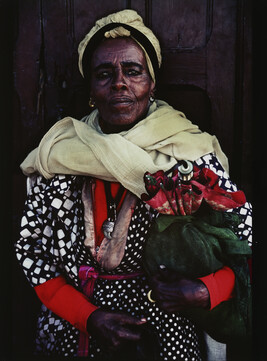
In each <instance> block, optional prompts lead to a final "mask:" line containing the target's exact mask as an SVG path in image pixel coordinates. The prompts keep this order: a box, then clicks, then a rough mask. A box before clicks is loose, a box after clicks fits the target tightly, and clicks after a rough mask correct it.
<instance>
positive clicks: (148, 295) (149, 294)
mask: <svg viewBox="0 0 267 361" xmlns="http://www.w3.org/2000/svg"><path fill="white" fill-rule="evenodd" d="M151 292H152V290H150V291H148V293H147V298H148V300H149V301H150V302H151V303H155V302H156V301H155V300H153V299H152V298H151Z"/></svg>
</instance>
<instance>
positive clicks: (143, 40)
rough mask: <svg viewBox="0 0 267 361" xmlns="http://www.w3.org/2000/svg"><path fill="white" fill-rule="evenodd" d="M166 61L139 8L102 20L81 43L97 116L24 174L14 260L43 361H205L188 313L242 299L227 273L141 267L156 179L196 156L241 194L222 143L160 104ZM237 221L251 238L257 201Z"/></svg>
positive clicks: (68, 121) (60, 138)
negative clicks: (195, 274) (32, 304)
mask: <svg viewBox="0 0 267 361" xmlns="http://www.w3.org/2000/svg"><path fill="white" fill-rule="evenodd" d="M160 64H161V55H160V46H159V43H158V40H157V39H156V37H155V36H154V34H153V33H152V32H151V30H150V29H148V28H147V27H145V26H144V24H143V21H142V19H141V17H140V16H139V15H138V14H137V13H136V12H135V11H132V10H124V11H121V12H118V13H116V14H111V15H109V16H107V17H105V18H103V19H100V20H99V21H97V22H96V25H95V26H94V27H93V28H92V29H91V31H90V32H89V33H88V34H87V35H86V37H85V38H84V40H83V41H82V42H81V43H80V46H79V68H80V71H81V73H82V75H83V76H84V78H85V80H86V82H87V83H88V84H89V85H90V102H89V104H90V106H91V107H92V108H95V109H94V110H93V111H92V112H91V114H90V115H89V116H87V117H85V118H83V119H82V120H81V121H78V120H76V119H73V118H70V117H67V118H64V119H63V120H61V121H59V122H57V123H56V124H55V125H54V126H53V127H52V128H51V129H50V131H49V132H48V133H47V134H46V135H45V136H44V138H43V139H42V141H41V143H40V145H39V147H38V148H37V149H36V150H34V151H33V152H32V153H30V155H29V156H28V157H27V158H26V160H25V161H24V162H23V164H22V166H21V167H22V170H23V172H24V173H25V174H26V175H28V176H29V178H28V198H27V201H26V204H25V210H24V215H23V218H22V224H21V227H22V229H21V238H20V239H19V241H18V242H17V243H16V252H17V258H18V260H19V262H20V263H21V265H22V268H23V270H24V272H25V274H26V276H27V278H28V280H29V282H30V283H31V284H32V286H33V287H34V289H35V291H36V293H37V295H38V297H39V298H40V300H41V301H42V303H43V306H42V311H41V314H40V317H39V319H38V334H37V339H36V343H37V352H38V353H41V354H45V355H62V356H77V355H78V356H89V357H91V358H93V359H100V360H105V359H112V357H114V359H117V360H118V359H119V355H120V354H122V353H123V352H126V351H127V350H131V351H130V353H129V354H128V356H126V357H128V358H129V359H134V360H137V359H138V358H139V359H142V357H143V359H150V358H151V359H162V360H190V361H193V360H195V361H196V360H204V359H205V355H204V354H203V352H202V348H201V342H202V341H201V340H202V338H201V332H200V331H199V330H198V329H197V327H196V326H195V325H194V324H193V323H192V322H191V321H190V320H189V319H187V318H185V317H184V316H183V315H182V313H180V311H182V310H183V309H185V308H187V307H198V308H203V309H207V310H209V309H212V308H214V307H215V306H216V305H218V304H220V303H221V302H223V301H225V300H228V299H229V298H230V297H232V291H233V288H234V283H235V276H234V272H233V271H232V270H231V269H230V268H229V267H222V268H221V269H219V270H218V271H217V272H215V273H213V274H210V275H206V276H205V277H202V278H201V279H193V280H192V279H186V278H172V277H170V278H169V279H168V277H167V278H166V277H163V276H162V277H161V275H162V273H164V270H161V269H159V274H158V275H156V276H155V277H154V278H153V279H151V280H150V279H148V277H147V276H146V274H145V273H144V270H143V259H142V258H143V247H144V245H145V244H146V240H147V236H148V232H149V229H150V226H151V223H152V222H153V219H155V218H156V217H157V211H156V210H154V209H152V208H150V207H148V206H147V205H146V204H145V203H144V202H143V201H142V200H141V195H142V194H143V193H144V192H145V185H144V181H143V176H144V173H145V172H146V171H149V172H151V173H153V172H156V171H158V170H163V171H167V170H169V169H170V168H172V167H173V166H175V164H176V163H177V161H178V160H181V159H187V160H191V161H192V162H194V164H196V165H198V167H200V168H201V169H202V168H204V167H206V168H209V169H212V170H213V171H214V172H215V173H217V174H218V175H219V177H220V185H221V187H222V188H224V189H226V190H230V191H233V190H235V185H233V184H232V182H231V181H230V179H229V176H228V173H227V167H228V165H227V158H226V157H225V155H224V154H223V152H222V151H221V148H220V146H219V143H218V141H217V139H216V137H214V136H211V135H209V134H207V133H203V132H201V131H200V130H199V129H198V127H197V126H195V125H193V124H192V123H191V122H190V121H189V120H187V119H186V118H185V116H184V115H183V114H182V113H181V112H179V111H176V110H174V109H173V108H172V107H170V106H169V105H168V104H166V103H165V102H163V101H160V100H155V82H156V76H157V72H158V69H159V67H160ZM238 212H239V213H240V214H241V215H242V217H243V222H242V223H241V224H240V226H239V229H238V236H239V237H240V238H242V237H243V238H246V239H247V238H248V236H250V231H251V227H250V223H249V219H250V206H249V204H247V203H246V204H245V205H244V206H243V207H241V208H239V209H238ZM165 272H168V271H165ZM151 288H152V289H153V291H152V292H153V293H152V295H151V292H149V291H150V290H151ZM148 294H149V297H148V296H147V295H148ZM153 298H154V299H155V301H156V302H154V299H153ZM148 338H150V339H152V340H153V343H152V346H153V347H152V349H148V346H149V344H151V342H150V343H149V342H146V341H144V340H147V339H148ZM136 345H139V346H136ZM117 350H119V351H118V352H119V353H117V354H116V352H117ZM123 350H124V351H123ZM146 352H147V353H149V357H148V354H147V353H146ZM111 355H113V356H111ZM114 355H116V356H114Z"/></svg>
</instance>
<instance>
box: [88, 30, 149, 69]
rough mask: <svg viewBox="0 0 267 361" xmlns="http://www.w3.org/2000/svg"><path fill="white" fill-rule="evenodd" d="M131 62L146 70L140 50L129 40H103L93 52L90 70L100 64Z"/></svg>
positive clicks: (124, 38) (144, 60) (143, 55)
mask: <svg viewBox="0 0 267 361" xmlns="http://www.w3.org/2000/svg"><path fill="white" fill-rule="evenodd" d="M117 62H132V63H139V64H140V65H142V66H143V67H144V68H146V69H147V61H146V57H145V54H144V52H143V50H142V48H141V47H140V46H139V45H138V44H137V43H136V42H135V41H134V40H133V39H131V38H127V37H121V38H115V39H104V40H103V41H102V42H101V43H100V44H99V45H98V46H97V48H96V49H95V50H94V52H93V55H92V61H91V69H92V68H94V67H95V66H98V65H99V64H101V63H117Z"/></svg>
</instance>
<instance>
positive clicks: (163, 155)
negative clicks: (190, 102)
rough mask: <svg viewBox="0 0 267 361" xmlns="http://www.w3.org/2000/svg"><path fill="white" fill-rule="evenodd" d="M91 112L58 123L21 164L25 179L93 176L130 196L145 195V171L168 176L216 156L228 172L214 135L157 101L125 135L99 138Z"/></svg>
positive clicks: (100, 135)
mask: <svg viewBox="0 0 267 361" xmlns="http://www.w3.org/2000/svg"><path fill="white" fill-rule="evenodd" d="M98 119H99V113H98V110H94V111H93V112H92V113H91V114H90V115H89V116H87V117H85V118H84V119H83V120H82V121H79V120H77V119H74V118H71V117H66V118H64V119H62V120H60V121H58V122H57V123H56V124H55V125H54V126H53V127H52V128H51V129H50V130H49V131H48V132H47V133H46V134H45V136H44V137H43V139H42V140H41V142H40V144H39V146H38V148H36V149H35V150H33V151H32V152H31V153H30V154H29V155H28V157H27V158H26V159H25V160H24V162H23V163H22V164H21V169H22V171H23V173H24V174H25V175H31V174H33V173H35V172H39V173H40V174H41V175H43V176H44V177H45V178H52V177H53V176H54V175H55V174H74V175H86V176H94V177H97V178H100V179H104V180H108V181H117V182H120V183H121V184H122V185H123V186H124V187H125V188H127V189H128V190H130V191H131V192H132V193H134V194H135V195H137V196H138V197H140V196H141V194H142V193H144V192H145V187H144V181H143V176H144V173H145V172H146V171H149V172H151V173H154V172H156V171H158V170H160V169H162V170H164V171H167V170H169V169H170V168H171V167H173V166H174V165H175V164H176V163H177V160H182V159H186V160H191V161H194V160H196V159H197V158H199V157H201V156H203V155H205V154H207V153H211V152H213V153H215V155H216V156H217V158H218V159H219V161H220V163H221V164H222V166H223V167H224V169H225V170H226V171H227V172H228V161H227V158H226V156H225V154H224V153H223V152H222V150H221V147H220V145H219V142H218V140H217V138H216V137H215V136H212V135H209V134H208V133H206V132H201V131H200V130H199V128H198V126H196V125H194V124H192V123H191V121H189V120H188V119H186V118H185V116H184V114H183V113H181V112H179V111H177V110H175V109H174V108H172V107H171V106H169V105H168V104H167V103H165V102H163V101H160V100H156V101H155V102H154V103H153V104H152V106H151V107H150V109H149V112H148V115H147V117H146V118H145V119H143V120H142V121H140V122H139V123H138V124H136V125H135V126H134V127H133V128H131V129H130V130H128V131H124V132H121V133H118V134H104V133H103V132H102V131H101V128H100V126H99V123H98Z"/></svg>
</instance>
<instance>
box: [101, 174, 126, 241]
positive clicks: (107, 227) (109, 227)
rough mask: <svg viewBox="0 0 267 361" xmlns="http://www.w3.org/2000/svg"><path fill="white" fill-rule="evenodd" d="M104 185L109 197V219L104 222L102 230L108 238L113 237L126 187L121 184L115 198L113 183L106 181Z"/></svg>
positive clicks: (107, 197)
mask: <svg viewBox="0 0 267 361" xmlns="http://www.w3.org/2000/svg"><path fill="white" fill-rule="evenodd" d="M104 186H105V193H106V199H107V219H106V220H105V221H104V222H103V224H102V231H103V233H104V236H105V237H106V238H108V239H111V238H112V232H113V230H114V227H115V222H116V219H117V207H118V204H119V202H120V200H121V197H122V195H123V192H124V188H123V187H122V185H120V188H119V190H118V192H117V194H116V196H115V198H113V197H112V194H111V183H110V182H107V181H104Z"/></svg>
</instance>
